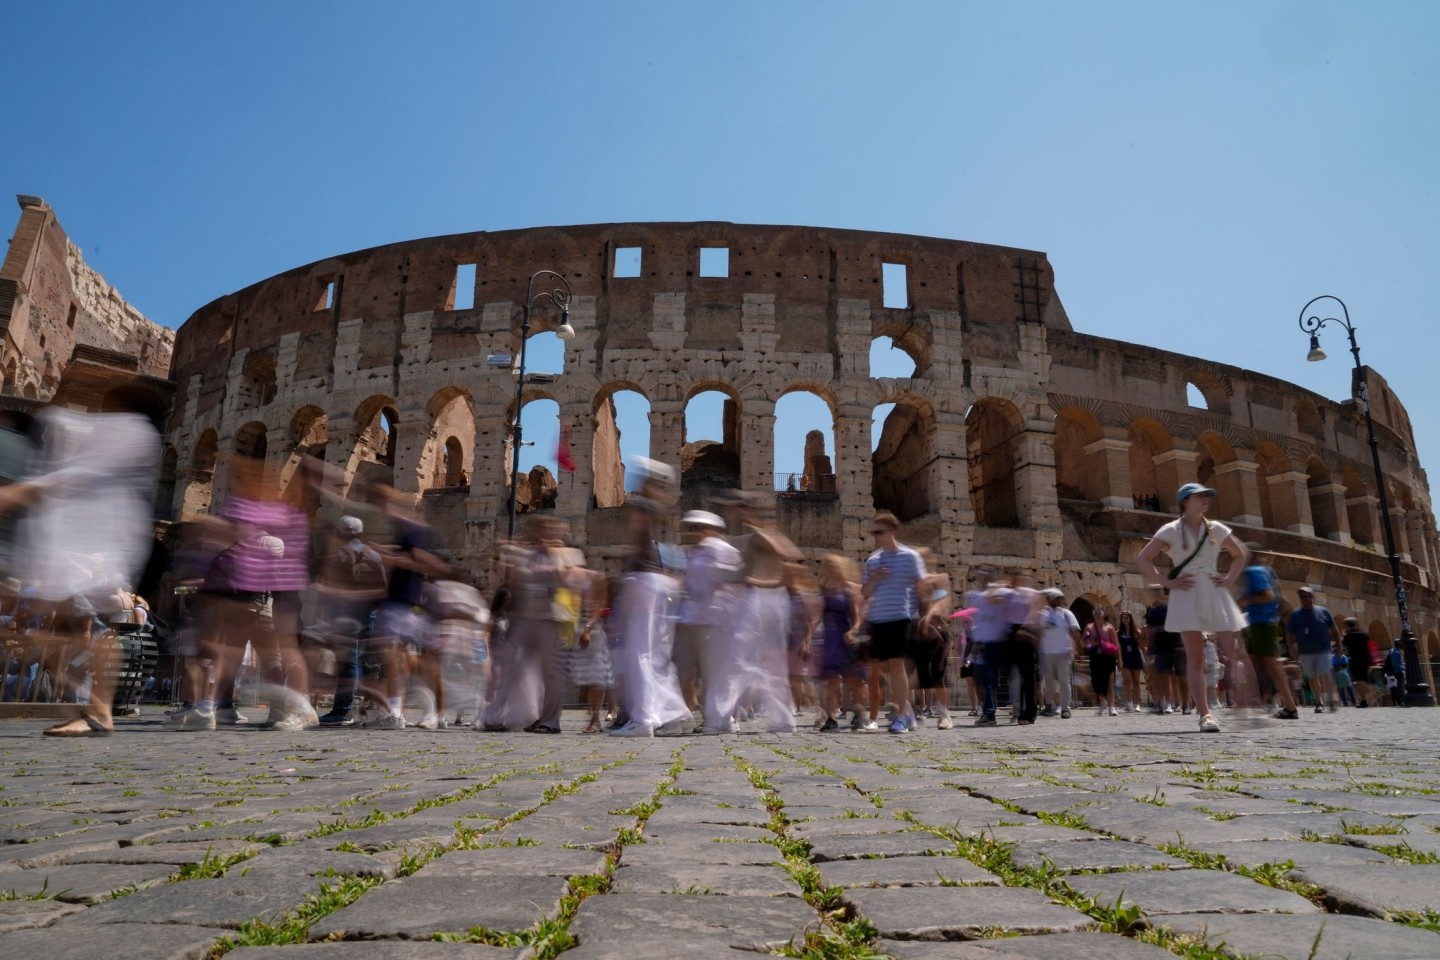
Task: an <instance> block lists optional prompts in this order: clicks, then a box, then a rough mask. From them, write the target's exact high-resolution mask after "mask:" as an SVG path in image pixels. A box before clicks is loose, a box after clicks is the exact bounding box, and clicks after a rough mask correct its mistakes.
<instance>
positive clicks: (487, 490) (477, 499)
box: [468, 413, 510, 520]
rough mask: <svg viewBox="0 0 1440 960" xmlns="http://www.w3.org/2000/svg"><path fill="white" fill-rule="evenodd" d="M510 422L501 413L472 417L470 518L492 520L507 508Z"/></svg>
mask: <svg viewBox="0 0 1440 960" xmlns="http://www.w3.org/2000/svg"><path fill="white" fill-rule="evenodd" d="M509 439H510V420H509V418H508V417H506V416H505V415H504V414H503V413H502V414H494V415H491V416H488V417H486V416H480V415H479V414H477V415H476V417H475V469H474V470H472V471H471V474H470V498H469V501H468V502H469V504H470V511H469V512H470V516H471V518H472V519H476V518H481V517H483V518H485V519H488V520H493V519H494V518H495V517H496V516H498V515H499V514H501V513H502V512H503V511H504V510H505V508H506V507H507V506H508V504H509V497H510V488H509V485H508V483H507V478H508V471H509V467H510V464H509V461H508V459H507V454H508V453H509V450H510V443H509Z"/></svg>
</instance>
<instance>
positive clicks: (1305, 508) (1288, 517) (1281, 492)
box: [1266, 470, 1315, 537]
mask: <svg viewBox="0 0 1440 960" xmlns="http://www.w3.org/2000/svg"><path fill="white" fill-rule="evenodd" d="M1266 480H1267V481H1268V482H1269V484H1270V508H1271V510H1272V511H1273V512H1274V514H1275V526H1276V527H1278V528H1279V529H1281V530H1289V531H1290V532H1291V533H1298V534H1300V535H1302V536H1306V537H1313V536H1315V522H1314V520H1313V519H1312V518H1311V516H1310V486H1309V484H1310V475H1309V474H1306V473H1301V472H1300V471H1298V470H1290V471H1287V472H1285V473H1272V474H1270V476H1268V477H1267V478H1266Z"/></svg>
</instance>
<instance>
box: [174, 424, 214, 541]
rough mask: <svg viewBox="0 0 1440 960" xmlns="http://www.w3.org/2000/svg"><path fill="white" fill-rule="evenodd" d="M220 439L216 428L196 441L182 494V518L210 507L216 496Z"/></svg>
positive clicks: (197, 513)
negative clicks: (215, 484)
mask: <svg viewBox="0 0 1440 960" xmlns="http://www.w3.org/2000/svg"><path fill="white" fill-rule="evenodd" d="M219 447H220V444H219V441H218V439H217V438H216V436H215V431H214V430H206V431H205V432H204V433H202V434H200V439H199V440H197V441H195V449H194V450H193V451H192V452H191V454H190V467H189V469H188V470H187V471H186V476H185V486H184V489H183V491H182V493H181V496H180V519H182V520H188V519H190V518H191V517H195V516H198V515H200V514H202V513H205V512H206V511H208V510H209V509H210V504H211V501H212V500H213V498H214V481H215V459H216V456H217V454H218V452H219Z"/></svg>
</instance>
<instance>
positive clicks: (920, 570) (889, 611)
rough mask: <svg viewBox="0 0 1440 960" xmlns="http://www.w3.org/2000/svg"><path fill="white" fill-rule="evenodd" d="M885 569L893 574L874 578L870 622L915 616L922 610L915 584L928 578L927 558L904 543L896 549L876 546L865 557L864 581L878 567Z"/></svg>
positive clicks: (867, 580)
mask: <svg viewBox="0 0 1440 960" xmlns="http://www.w3.org/2000/svg"><path fill="white" fill-rule="evenodd" d="M882 569H883V570H889V571H890V574H889V576H887V577H885V578H884V579H883V580H876V581H875V588H874V590H872V591H871V593H870V603H869V605H868V606H866V608H865V619H866V620H868V621H870V622H871V623H890V622H891V621H894V620H914V619H915V618H916V617H917V616H919V614H920V605H919V603H918V601H917V600H916V597H915V584H916V583H917V582H919V581H920V580H923V579H924V578H925V575H926V574H925V561H924V560H922V559H920V554H919V553H917V552H916V551H914V550H911V549H910V548H909V547H907V546H905V545H904V544H897V545H896V547H895V549H894V550H876V551H875V552H874V553H872V554H870V559H868V560H866V561H865V583H866V584H869V583H870V581H871V579H872V578H873V577H874V576H875V571H877V570H882Z"/></svg>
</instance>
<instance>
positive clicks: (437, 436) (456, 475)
mask: <svg viewBox="0 0 1440 960" xmlns="http://www.w3.org/2000/svg"><path fill="white" fill-rule="evenodd" d="M425 413H426V415H427V416H428V417H429V418H430V432H429V434H428V435H427V436H426V439H425V448H424V449H423V450H421V451H420V463H419V465H418V467H417V470H416V472H417V479H418V481H419V489H420V491H421V492H422V493H423V492H424V491H426V490H429V489H433V488H448V489H454V488H460V487H466V486H469V484H470V475H471V473H473V472H474V459H473V457H472V450H473V448H474V445H475V408H474V406H473V404H472V401H471V399H470V394H468V393H466V392H465V391H464V390H462V389H460V388H459V387H446V388H445V389H443V390H441V391H439V392H438V393H436V394H435V396H433V397H431V398H430V402H429V403H428V404H426V405H425Z"/></svg>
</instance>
